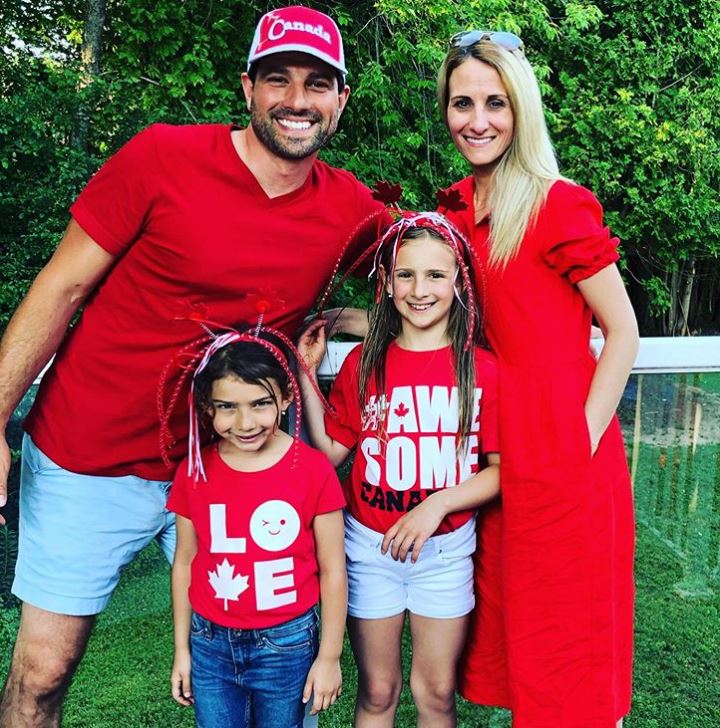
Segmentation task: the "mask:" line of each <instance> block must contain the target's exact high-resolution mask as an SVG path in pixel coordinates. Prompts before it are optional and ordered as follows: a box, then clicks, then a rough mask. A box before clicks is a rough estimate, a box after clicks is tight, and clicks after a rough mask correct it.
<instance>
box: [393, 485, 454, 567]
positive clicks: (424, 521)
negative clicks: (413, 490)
mask: <svg viewBox="0 0 720 728" xmlns="http://www.w3.org/2000/svg"><path fill="white" fill-rule="evenodd" d="M434 495H435V494H434ZM434 495H429V496H428V497H427V498H426V499H425V500H424V501H423V502H422V503H420V504H419V505H417V506H415V508H413V509H412V510H411V511H409V512H408V513H406V514H405V515H404V516H403V517H402V518H400V519H399V520H398V521H396V523H395V524H394V525H392V526H391V527H390V528H389V529H388V530H387V532H386V533H385V536H384V537H383V541H382V545H381V547H380V549H381V551H382V552H383V554H386V553H387V551H388V548H390V555H391V556H392V557H393V558H394V559H395V560H396V561H398V560H399V561H405V559H406V558H407V556H408V553H409V552H410V551H412V555H411V557H410V559H411V561H412V562H413V563H415V562H416V561H417V560H418V556H420V550H421V549H422V547H423V546H424V545H425V541H427V540H428V539H429V538H430V536H432V535H433V534H434V533H435V531H437V529H438V526H439V525H440V523H441V522H442V520H443V518H445V516H446V515H447V513H446V511H445V508H444V506H443V504H442V503H441V501H440V499H439V498H436V497H434ZM391 542H392V548H391V547H390V543H391Z"/></svg>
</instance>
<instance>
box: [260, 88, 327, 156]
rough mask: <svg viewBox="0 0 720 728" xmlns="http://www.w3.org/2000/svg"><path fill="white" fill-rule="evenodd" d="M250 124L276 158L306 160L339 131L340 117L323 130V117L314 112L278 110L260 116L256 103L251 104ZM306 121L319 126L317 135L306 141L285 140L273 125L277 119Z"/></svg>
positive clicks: (307, 138) (305, 139)
mask: <svg viewBox="0 0 720 728" xmlns="http://www.w3.org/2000/svg"><path fill="white" fill-rule="evenodd" d="M250 114H251V116H250V124H251V126H252V128H253V131H254V132H255V136H256V137H257V138H258V139H259V140H260V141H261V142H262V143H263V144H264V145H265V146H266V147H267V148H268V149H269V150H270V151H271V152H272V153H273V154H275V155H276V156H278V157H280V158H281V159H305V158H306V157H309V156H310V155H312V154H315V152H317V150H318V149H320V148H321V147H323V146H325V144H326V143H327V142H328V141H329V140H330V138H331V137H332V135H333V134H334V133H335V130H336V129H337V122H338V115H337V114H336V115H335V118H334V119H333V120H332V122H330V124H329V125H328V126H327V127H325V128H323V126H322V116H320V114H317V113H315V112H312V111H302V112H298V111H293V110H292V109H285V108H281V109H277V110H275V111H272V112H271V113H269V114H266V115H264V116H263V115H260V114H259V113H258V112H257V109H256V108H255V104H254V102H251V103H250ZM282 117H285V118H288V117H289V118H291V119H296V120H299V119H305V120H307V121H309V122H311V123H314V124H317V129H316V131H315V134H313V136H311V137H306V138H304V139H297V140H293V139H287V138H283V137H282V136H281V135H280V133H279V132H278V130H277V128H276V127H275V126H274V124H273V120H274V119H277V118H282Z"/></svg>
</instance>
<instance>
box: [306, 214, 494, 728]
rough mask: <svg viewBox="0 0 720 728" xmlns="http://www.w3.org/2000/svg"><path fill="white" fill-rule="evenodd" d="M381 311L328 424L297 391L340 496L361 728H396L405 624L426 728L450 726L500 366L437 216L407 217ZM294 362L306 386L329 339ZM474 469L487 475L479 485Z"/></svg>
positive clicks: (315, 404) (488, 491)
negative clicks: (338, 468)
mask: <svg viewBox="0 0 720 728" xmlns="http://www.w3.org/2000/svg"><path fill="white" fill-rule="evenodd" d="M375 262H376V269H377V277H378V288H377V291H378V295H377V301H376V305H375V307H374V309H373V311H372V312H371V316H370V329H369V333H368V336H367V338H366V340H365V343H364V344H363V346H362V347H361V348H357V349H355V350H354V351H353V352H352V353H351V354H350V355H349V356H348V358H347V360H346V361H345V363H344V364H343V366H342V368H341V370H340V373H339V374H338V377H337V379H336V381H335V384H334V387H333V390H332V393H331V403H332V404H333V405H334V407H335V409H336V411H337V418H332V417H330V416H328V417H326V418H325V419H323V412H322V407H321V403H320V400H319V398H318V397H317V395H316V394H315V389H314V387H312V386H311V384H312V382H311V380H310V379H309V377H308V376H307V375H306V374H301V376H300V384H301V389H302V391H303V399H304V403H305V408H306V417H307V421H308V427H309V431H310V436H311V440H312V442H313V444H314V445H315V446H316V447H317V448H318V449H320V450H321V451H322V452H324V453H325V454H326V455H327V456H328V457H329V458H330V460H331V462H332V463H333V464H335V465H339V464H340V463H341V462H343V461H344V460H345V459H346V458H347V456H348V455H349V453H350V452H351V450H353V449H355V461H354V464H353V468H352V472H351V474H350V476H349V477H348V479H347V482H346V483H345V494H346V497H347V500H348V508H347V513H346V517H345V549H346V557H347V568H348V580H349V601H348V613H349V616H350V618H349V622H348V625H349V631H350V640H351V644H352V648H353V652H354V654H355V659H356V661H357V665H358V672H359V685H358V695H357V702H356V708H355V721H356V722H355V725H356V726H357V727H358V728H365V727H366V726H373V728H381V727H382V726H392V725H394V716H395V711H396V708H397V704H398V699H399V696H400V691H401V688H402V671H401V648H400V641H401V633H402V628H403V622H404V619H405V612H406V611H407V612H409V615H410V617H409V619H410V629H411V633H412V640H413V651H412V667H411V677H410V687H411V690H412V694H413V698H414V700H415V705H416V707H417V713H418V721H417V725H418V726H424V727H425V728H430V727H432V728H443V727H444V726H454V725H455V723H456V717H455V700H454V692H455V669H456V663H457V661H458V658H459V656H460V652H461V649H462V646H463V641H464V636H465V630H466V623H467V614H468V613H469V612H470V611H471V610H472V608H473V603H474V595H473V577H472V574H473V565H472V554H473V552H474V550H475V543H476V540H475V525H474V509H475V508H477V507H478V506H479V505H480V504H482V503H485V502H487V501H489V500H490V499H492V498H494V497H495V496H496V495H497V493H498V456H497V455H496V454H495V453H496V452H497V449H498V448H497V438H496V426H495V364H494V360H493V358H492V356H491V355H490V354H489V353H488V352H487V351H484V350H483V349H480V348H478V347H477V346H476V344H477V343H478V341H479V338H480V335H479V331H480V321H479V314H478V307H477V305H476V301H475V294H474V291H473V287H472V281H471V277H470V272H469V267H470V266H469V258H468V254H467V243H466V242H465V240H464V239H463V238H462V236H461V235H460V234H459V233H458V231H457V230H456V229H455V228H454V227H453V226H452V225H450V224H448V222H447V221H446V220H445V219H444V218H443V217H442V216H441V215H438V214H436V213H420V214H415V215H411V216H406V217H403V218H401V219H400V220H398V221H397V222H395V223H394V224H393V225H392V226H391V227H390V229H389V230H388V231H387V232H386V233H385V235H384V236H383V237H382V238H381V239H380V241H379V247H378V250H377V253H376V257H375ZM298 348H299V351H300V353H301V355H302V356H303V357H304V358H305V359H306V362H307V364H308V365H309V368H310V370H311V371H315V370H316V369H317V366H318V365H319V363H320V361H321V359H322V355H323V352H324V348H325V342H324V331H323V328H322V323H321V322H318V323H317V324H315V325H314V326H311V327H310V328H309V329H308V331H307V332H306V333H305V334H304V335H303V337H302V338H301V340H300V344H299V347H298ZM480 453H484V454H485V455H486V456H487V460H488V462H489V465H488V467H486V468H485V469H484V470H481V471H480V472H478V469H479V464H478V461H479V459H480Z"/></svg>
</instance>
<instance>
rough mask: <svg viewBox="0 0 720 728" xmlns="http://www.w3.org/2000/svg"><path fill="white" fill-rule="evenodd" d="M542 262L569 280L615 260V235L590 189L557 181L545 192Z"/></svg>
mask: <svg viewBox="0 0 720 728" xmlns="http://www.w3.org/2000/svg"><path fill="white" fill-rule="evenodd" d="M547 217H548V219H547V223H546V224H547V228H546V244H545V248H544V250H543V258H544V260H545V262H546V263H547V264H548V265H549V266H550V267H551V268H554V269H555V270H557V271H558V272H559V273H560V274H561V275H564V276H566V277H567V279H568V280H569V281H570V283H573V284H575V283H578V282H579V281H582V280H585V279H586V278H590V276H592V275H595V273H598V272H599V271H601V270H602V269H603V268H606V267H607V266H609V265H611V264H613V263H615V262H617V260H618V259H619V257H620V256H619V255H618V252H617V247H618V243H619V241H618V239H617V238H616V237H613V236H612V235H611V233H610V229H609V228H608V227H607V226H605V225H603V210H602V206H601V205H600V203H599V202H598V201H597V199H596V197H595V196H594V195H593V194H592V192H590V190H588V189H586V188H585V187H581V186H580V185H575V184H572V183H569V182H556V183H555V185H553V187H552V189H551V190H550V193H549V195H548V202H547Z"/></svg>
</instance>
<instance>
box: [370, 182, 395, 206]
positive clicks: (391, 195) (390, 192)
mask: <svg viewBox="0 0 720 728" xmlns="http://www.w3.org/2000/svg"><path fill="white" fill-rule="evenodd" d="M372 196H373V199H375V200H378V201H379V202H382V203H383V204H384V205H392V204H394V203H396V202H399V200H400V198H401V197H402V187H401V186H400V185H391V184H390V183H389V182H385V181H384V180H378V181H377V182H376V183H375V187H373V193H372Z"/></svg>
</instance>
